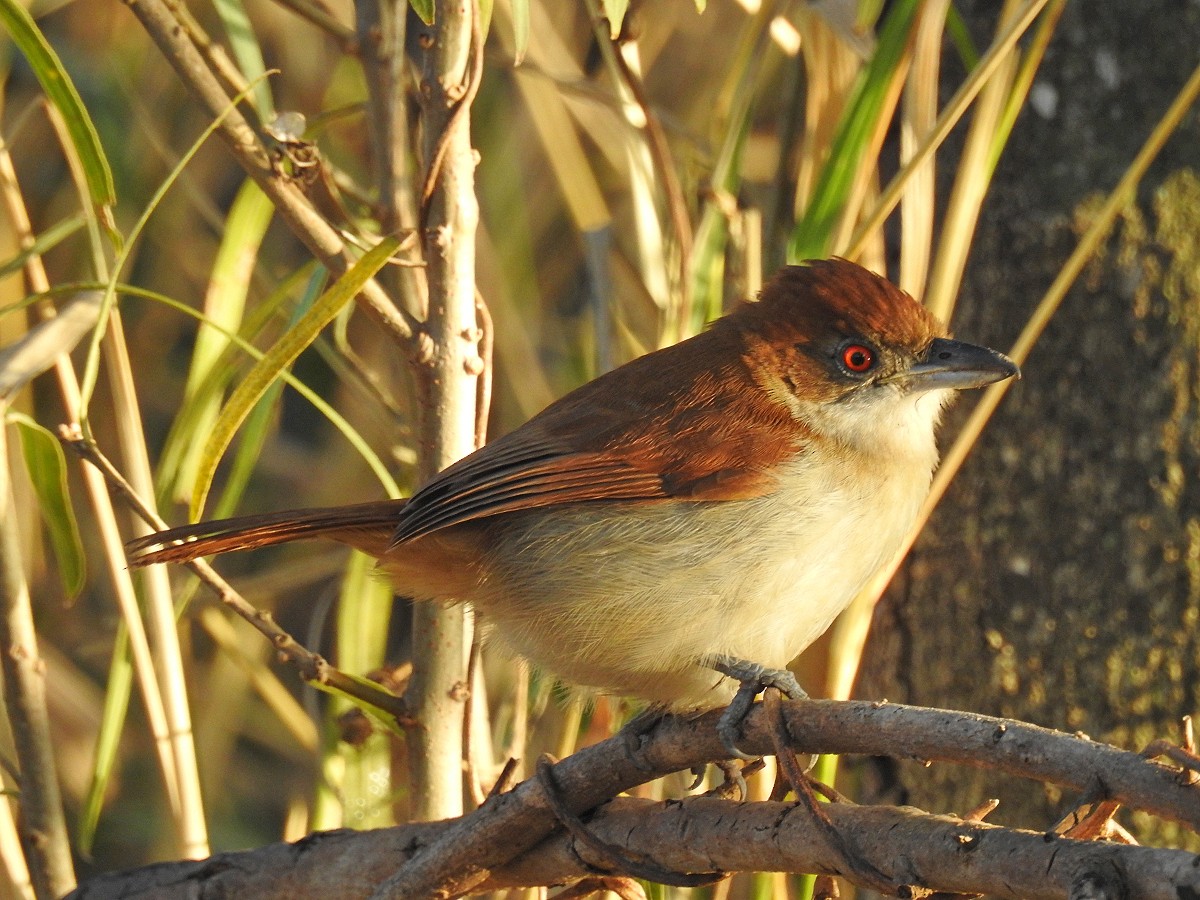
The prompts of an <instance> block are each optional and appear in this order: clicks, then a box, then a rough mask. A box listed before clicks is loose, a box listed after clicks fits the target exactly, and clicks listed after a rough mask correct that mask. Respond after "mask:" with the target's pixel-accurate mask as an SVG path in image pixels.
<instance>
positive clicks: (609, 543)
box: [471, 469, 929, 709]
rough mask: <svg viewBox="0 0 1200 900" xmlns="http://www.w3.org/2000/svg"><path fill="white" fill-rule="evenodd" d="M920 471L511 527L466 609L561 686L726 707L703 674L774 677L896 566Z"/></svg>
mask: <svg viewBox="0 0 1200 900" xmlns="http://www.w3.org/2000/svg"><path fill="white" fill-rule="evenodd" d="M893 471H894V470H893ZM927 471H928V470H927V469H926V473H922V472H921V471H920V470H919V469H918V471H917V472H916V473H915V475H913V476H912V477H907V478H903V479H893V480H891V481H890V482H888V481H882V480H880V479H877V478H859V479H855V483H854V487H853V489H851V488H848V487H847V486H846V485H845V483H843V482H840V481H839V479H838V478H837V477H830V478H823V479H818V480H817V483H816V487H817V489H816V490H812V489H811V488H810V489H809V490H808V491H787V490H783V491H779V492H777V493H775V494H772V495H771V496H769V497H763V498H758V499H753V500H745V501H737V502H716V503H712V502H710V503H676V502H664V503H656V504H646V505H642V506H640V507H637V508H631V507H627V508H625V509H619V508H617V507H615V506H614V505H610V504H594V505H581V506H578V507H575V508H573V509H569V510H561V511H560V512H561V515H556V516H555V517H554V518H552V519H550V520H547V518H546V517H545V516H542V515H538V514H526V515H516V516H507V517H505V522H504V528H503V529H500V528H496V530H495V531H494V532H493V540H494V545H493V551H492V553H491V554H489V557H488V562H487V564H486V565H485V566H484V571H485V573H486V574H485V576H484V578H483V580H482V582H481V583H480V585H479V587H478V590H477V592H475V596H474V597H472V598H471V599H472V601H473V602H474V603H475V605H476V607H477V609H478V610H479V613H480V615H481V618H482V620H483V621H484V622H485V623H487V626H488V628H489V631H490V632H491V633H492V634H493V635H494V637H495V638H496V639H498V640H499V641H500V642H501V643H503V644H505V645H507V646H508V647H509V648H511V649H512V650H513V651H515V652H517V653H519V654H520V655H522V656H525V657H527V658H529V659H530V660H532V661H533V662H534V663H536V664H538V665H539V666H541V667H543V668H545V669H546V670H548V671H550V672H551V673H553V674H555V675H557V676H559V677H560V678H562V679H564V680H566V681H568V682H571V683H574V684H577V685H581V686H585V687H590V688H594V689H598V690H601V691H604V692H608V693H615V694H622V695H631V696H636V697H640V698H642V699H645V700H648V701H650V702H651V703H654V704H657V705H662V706H666V707H670V708H674V709H689V708H699V707H708V706H716V705H720V704H722V703H724V702H727V701H728V699H729V698H730V697H731V696H732V692H733V690H734V689H735V688H736V685H735V684H733V683H732V682H731V681H729V679H726V678H723V677H722V676H720V675H718V674H717V673H716V672H714V671H713V670H712V669H711V668H709V665H708V664H709V663H711V661H712V660H713V659H714V658H715V657H717V656H732V657H735V658H738V659H744V660H749V661H752V662H756V663H760V664H763V665H765V666H768V667H771V668H782V667H784V666H785V665H786V664H787V663H788V662H789V661H790V660H791V659H793V658H794V657H795V656H797V655H798V654H799V653H800V652H801V651H803V650H804V649H805V648H806V647H807V646H808V645H809V644H811V643H812V642H813V641H814V640H815V639H816V638H817V637H818V636H820V634H821V633H822V632H824V631H825V630H826V629H827V628H828V627H829V625H830V624H831V623H832V621H833V619H834V618H835V617H836V616H837V615H838V613H840V612H841V611H842V610H843V609H844V608H845V607H846V605H847V604H848V603H849V602H850V600H851V599H853V597H854V595H855V594H856V593H857V592H858V590H859V589H860V588H861V587H862V586H863V585H864V584H865V582H866V581H867V579H869V578H870V577H871V576H872V575H873V574H874V573H875V572H876V571H877V570H878V569H879V568H880V567H881V566H882V565H883V564H884V563H885V562H886V561H887V560H888V559H890V557H891V556H892V555H893V554H894V553H895V552H896V550H897V549H898V547H899V546H900V543H901V542H902V540H903V538H904V536H905V534H906V533H907V531H908V529H909V527H910V526H911V524H912V521H913V518H914V516H915V514H916V511H917V509H918V507H919V505H920V503H921V500H922V499H923V498H924V495H925V493H926V491H927V489H928V484H929V477H928V474H927ZM837 474H840V473H837ZM881 510H887V511H890V512H889V514H888V515H880V511H881Z"/></svg>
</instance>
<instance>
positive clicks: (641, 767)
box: [79, 701, 1200, 898]
mask: <svg viewBox="0 0 1200 900" xmlns="http://www.w3.org/2000/svg"><path fill="white" fill-rule="evenodd" d="M785 713H786V715H787V721H788V724H789V727H790V731H791V733H792V737H793V739H794V743H795V746H796V748H797V749H799V750H805V751H812V752H841V753H865V754H871V755H892V756H910V755H913V756H918V757H920V758H923V759H929V760H942V761H953V762H957V763H962V764H967V765H971V766H977V767H986V768H995V769H998V770H1003V771H1007V772H1010V773H1013V774H1018V775H1023V776H1025V777H1028V778H1031V779H1034V780H1039V781H1046V782H1050V783H1054V784H1058V785H1061V786H1065V787H1073V788H1076V789H1079V790H1086V789H1089V788H1094V787H1095V786H1096V785H1097V784H1104V785H1105V786H1106V787H1107V789H1108V795H1109V796H1111V797H1115V798H1118V799H1120V800H1121V801H1122V802H1123V803H1125V804H1126V805H1128V806H1130V807H1134V808H1138V809H1143V810H1148V811H1152V812H1154V813H1156V814H1158V815H1160V816H1163V817H1165V818H1169V819H1172V820H1174V821H1177V822H1183V823H1185V824H1188V825H1190V826H1191V827H1192V828H1194V829H1195V828H1200V802H1198V801H1200V787H1197V786H1195V785H1189V784H1185V783H1184V781H1183V780H1182V779H1180V777H1179V775H1180V773H1179V771H1178V770H1176V769H1173V768H1171V767H1168V766H1164V765H1160V764H1158V763H1155V762H1152V761H1150V760H1147V759H1145V758H1143V757H1141V756H1139V755H1138V754H1136V753H1130V752H1127V751H1122V750H1118V749H1116V748H1114V747H1110V746H1107V745H1105V744H1099V743H1095V742H1093V741H1089V740H1086V739H1083V738H1078V737H1074V736H1071V735H1067V734H1062V733H1060V732H1055V731H1050V730H1048V729H1044V728H1038V727H1036V726H1032V725H1026V724H1023V723H1019V722H1012V721H1006V720H1001V719H993V718H989V717H986V716H976V715H970V714H966V713H951V712H945V711H942V710H932V709H918V708H915V707H905V706H896V705H891V704H871V703H863V702H834V701H794V702H790V703H788V704H785ZM718 715H719V713H717V712H714V713H710V714H707V715H705V716H702V717H700V718H698V719H694V720H691V721H682V720H677V719H668V720H665V721H664V722H662V723H661V724H659V725H658V726H657V727H656V728H654V729H653V730H652V731H651V732H650V733H649V734H648V735H647V736H646V738H645V741H644V743H643V745H642V747H641V748H640V749H639V750H638V751H637V753H636V759H635V758H634V756H633V755H631V752H630V750H629V748H628V745H627V742H626V739H625V738H624V737H623V736H618V737H616V738H613V739H610V740H608V741H605V742H603V743H600V744H596V745H594V746H592V747H588V748H586V749H584V750H581V751H579V752H578V753H576V754H574V755H573V756H571V757H569V758H568V759H565V760H563V761H562V762H561V763H559V764H558V765H556V766H555V767H554V780H555V782H556V784H557V785H558V787H559V790H560V792H561V794H562V797H563V798H565V799H566V801H567V803H568V805H569V806H570V808H571V809H572V810H574V811H575V812H577V813H583V812H586V811H588V810H591V809H594V808H595V807H598V806H600V805H602V804H604V803H606V802H607V801H608V800H609V799H610V798H612V797H614V796H616V795H617V794H618V793H620V792H621V791H624V790H628V789H629V788H632V787H634V786H636V785H637V784H640V783H642V782H646V781H650V780H653V779H654V778H657V777H659V776H661V775H664V774H667V773H669V772H674V771H679V770H683V769H688V768H691V767H693V766H695V765H701V764H704V763H706V762H708V761H711V760H715V759H720V758H721V757H722V756H723V751H722V749H721V742H720V739H719V738H718V737H717V735H716V732H715V724H716V719H717V717H718ZM765 719H766V716H765V714H764V711H763V710H762V709H761V707H756V708H755V709H754V710H753V711H752V712H751V714H750V716H749V719H748V723H747V729H746V736H745V739H744V741H743V742H742V746H743V747H744V749H746V750H748V751H750V752H769V750H770V745H771V738H770V735H769V734H768V731H767V728H766V722H765ZM624 804H625V801H621V804H610V805H609V807H606V810H605V813H604V816H599V817H597V818H596V819H594V820H593V825H594V826H595V827H596V828H598V829H601V837H603V838H604V839H605V840H607V841H609V842H610V843H615V844H618V845H621V846H625V847H628V848H629V849H630V850H632V851H635V852H636V851H639V850H645V849H646V848H647V847H649V846H654V847H655V850H654V855H655V859H656V861H657V862H658V863H659V864H660V865H665V866H667V867H674V868H678V869H679V870H681V871H686V870H689V869H691V870H692V871H696V870H702V871H711V870H714V869H722V870H726V871H733V870H742V869H756V870H772V869H779V870H785V871H804V870H809V871H812V870H818V871H823V870H825V869H827V868H829V866H831V865H832V864H833V863H832V859H833V857H832V856H830V855H829V852H828V849H827V847H826V846H825V844H824V843H823V838H814V837H813V834H814V832H812V831H810V830H809V828H810V825H811V823H810V822H809V821H808V819H807V816H806V815H805V814H804V813H803V812H801V811H799V809H793V808H792V807H790V806H786V805H771V804H728V803H724V804H722V803H720V802H719V801H713V800H709V799H702V798H693V799H689V800H686V801H684V802H682V803H668V804H665V805H663V806H661V807H658V806H655V807H637V808H634V807H629V806H627V805H624ZM630 809H634V810H635V812H633V813H628V812H627V811H628V810H630ZM828 810H829V812H830V816H831V819H832V820H833V822H834V824H835V826H836V827H837V828H838V829H839V830H840V831H842V830H844V833H845V837H846V838H847V844H848V845H849V846H850V847H851V848H853V849H854V850H855V851H856V852H857V853H859V854H861V855H862V857H863V858H865V859H866V860H868V861H869V862H870V863H871V864H872V865H873V866H874V867H875V868H877V869H879V870H880V871H882V872H884V873H885V874H887V875H888V876H889V877H892V878H894V879H896V880H897V881H899V882H904V883H924V884H925V885H926V886H931V887H936V888H939V889H943V890H954V891H966V892H975V891H979V892H987V893H993V894H996V895H998V896H1020V897H1034V898H1036V897H1062V896H1067V891H1068V889H1070V888H1071V886H1072V885H1073V884H1074V883H1076V882H1077V881H1078V879H1079V878H1082V876H1083V875H1085V874H1088V873H1091V874H1092V875H1094V876H1095V877H1096V878H1098V879H1102V878H1109V877H1110V876H1112V877H1115V875H1114V873H1119V872H1125V873H1126V876H1125V877H1127V878H1128V879H1129V881H1128V882H1127V884H1129V885H1131V886H1133V887H1131V888H1130V892H1129V893H1127V894H1126V896H1138V897H1141V896H1146V897H1154V896H1160V895H1163V896H1166V895H1169V896H1176V895H1175V894H1166V895H1164V894H1160V893H1156V892H1158V891H1162V890H1166V889H1167V888H1171V886H1172V885H1173V884H1175V883H1178V884H1181V885H1183V886H1184V887H1187V888H1188V889H1192V890H1194V889H1195V886H1194V884H1195V882H1196V880H1197V879H1200V860H1198V859H1197V858H1196V857H1195V856H1192V855H1191V854H1184V853H1177V852H1174V851H1150V850H1145V849H1140V848H1123V847H1115V846H1113V845H1109V844H1092V843H1085V842H1073V841H1067V840H1065V839H1061V838H1048V837H1045V836H1044V835H1040V834H1030V833H1028V832H1020V831H1014V830H1011V829H999V828H994V827H992V826H986V825H980V824H977V823H963V822H960V821H959V820H956V819H952V818H949V817H939V816H928V815H925V814H922V813H919V812H917V811H913V810H904V809H888V808H862V807H853V806H849V805H842V804H834V805H831V806H829V807H828ZM610 813H611V814H612V815H614V816H626V815H631V816H632V822H635V823H636V825H637V830H632V829H631V823H630V820H627V819H617V818H614V820H613V822H612V823H611V825H609V824H604V822H605V816H608V815H609V814H610ZM555 828H556V821H555V819H554V816H553V814H552V813H551V812H550V810H549V807H548V804H547V802H546V800H545V797H544V795H543V793H542V790H541V788H540V786H539V785H538V784H537V783H536V782H535V781H528V782H525V783H523V784H521V785H518V786H517V788H515V789H514V790H513V791H511V792H509V793H506V794H501V795H499V796H495V797H492V798H490V799H489V800H488V801H487V802H486V803H484V805H483V806H481V807H480V808H479V809H478V810H476V811H475V812H474V813H472V814H470V815H467V816H464V817H463V818H461V819H457V820H453V821H450V822H441V823H436V824H434V825H430V826H427V827H426V828H421V829H414V827H413V826H406V827H404V828H398V829H391V830H388V831H382V832H370V833H363V834H359V835H348V834H347V833H342V832H338V833H333V834H327V835H315V836H313V837H311V838H307V839H305V840H304V841H301V842H300V843H299V844H296V845H277V846H275V847H268V848H264V850H262V851H255V852H258V853H262V854H264V855H263V856H262V857H251V856H245V855H242V856H238V857H236V860H237V861H236V864H235V863H233V862H231V859H230V858H229V857H219V858H214V859H213V860H212V861H210V862H209V863H207V864H203V863H202V864H188V865H193V866H198V868H194V869H183V868H181V869H177V870H173V871H172V872H168V870H166V869H162V868H161V867H159V869H155V870H153V871H159V872H166V873H167V874H166V875H165V876H163V877H165V878H169V879H174V881H172V882H170V883H177V882H181V881H183V880H188V879H191V880H194V879H195V878H198V877H208V876H209V875H211V874H213V873H217V872H220V873H224V874H222V876H221V877H224V878H234V877H235V876H236V873H237V872H244V873H248V872H249V870H250V869H252V868H254V867H256V866H257V864H258V863H259V862H261V863H262V864H263V865H264V866H267V867H270V866H275V865H276V864H277V863H276V861H278V860H283V861H284V862H278V865H281V866H294V867H298V871H299V874H298V875H297V876H296V877H297V879H298V880H297V881H296V884H300V885H302V886H303V887H304V888H305V889H306V890H309V891H311V892H312V893H316V892H317V891H318V887H317V884H316V882H314V881H313V880H312V879H313V878H315V877H316V874H314V873H317V872H323V871H328V872H329V877H330V878H336V879H339V880H338V881H337V884H338V889H337V891H336V892H337V893H338V895H339V896H368V895H371V894H370V891H371V889H372V886H373V885H377V884H379V883H380V882H382V881H384V879H385V876H386V875H387V874H388V873H389V872H392V871H395V869H396V867H400V871H399V873H397V875H396V876H394V877H393V878H391V879H390V880H388V881H387V882H386V887H385V889H384V890H382V891H377V892H376V893H375V894H374V895H371V896H389V897H421V898H426V897H450V896H454V895H457V894H462V893H468V892H471V891H476V890H484V889H487V888H488V887H499V886H501V885H502V884H505V885H511V884H517V883H521V884H531V883H548V882H550V881H556V880H559V879H566V878H571V877H578V875H580V874H581V872H580V870H579V869H578V860H577V858H575V857H574V852H575V851H574V850H573V849H571V848H568V847H566V845H565V844H563V845H561V846H560V845H558V844H554V843H551V844H549V845H547V846H545V847H542V848H540V849H539V850H538V851H537V853H536V854H532V855H530V856H527V857H525V858H523V859H521V860H519V861H518V860H517V857H518V856H519V855H521V854H522V853H526V852H527V851H529V850H530V849H531V848H533V847H534V846H535V845H537V844H538V843H539V842H540V841H542V840H543V839H544V838H545V837H547V836H548V835H550V834H551V833H552V832H553V831H554V830H555ZM643 829H649V830H643ZM654 829H658V831H657V832H654V831H653V830H654ZM652 833H657V834H660V835H664V836H666V839H664V840H662V842H661V843H662V846H660V845H659V844H657V843H655V844H651V843H650V841H651V840H652V837H651V835H652ZM784 834H786V835H787V840H786V841H784V840H778V838H779V836H781V835H784ZM710 837H711V839H710ZM653 840H654V841H658V840H659V838H653ZM359 841H361V843H358V842H359ZM672 844H673V845H678V846H675V847H673V848H672V847H669V846H666V845H672ZM556 847H557V848H558V849H555V848H556ZM972 848H973V849H972ZM326 849H328V857H327V858H326V857H325V856H324V855H320V856H318V855H315V854H323V853H324V851H325V850H326ZM1014 853H1015V854H1017V856H1015V857H1011V858H1012V859H1017V860H1020V862H1019V863H1018V864H1011V863H1009V862H1007V860H1009V859H1010V857H1009V856H1007V854H1014ZM310 854H314V855H313V856H312V859H313V862H312V863H311V865H312V870H311V871H310V872H309V874H307V875H306V874H304V873H305V872H306V871H308V869H307V866H308V865H309V856H310ZM555 854H558V855H561V856H563V858H564V859H568V860H569V859H575V862H574V865H575V866H576V868H570V867H569V866H567V865H566V863H563V862H561V861H555V860H556V859H557V858H558V857H557V856H556V855H555ZM1064 854H1065V855H1064ZM1147 854H1149V855H1147ZM1034 860H1036V861H1037V864H1036V865H1035V864H1034V862H1032V861H1034ZM178 865H180V866H182V865H184V864H178ZM206 865H207V866H208V869H204V868H202V867H203V866H206ZM1039 866H1040V868H1039ZM227 870H228V871H227ZM1156 871H1157V872H1160V873H1161V880H1160V881H1159V882H1154V880H1153V878H1152V876H1153V875H1154V873H1155V872H1156ZM535 872H536V874H534V873H535ZM156 877H157V876H156ZM236 877H240V876H236ZM246 877H249V875H248V874H247V876H246ZM273 877H274V879H275V880H278V883H279V884H282V885H285V886H286V885H292V884H293V883H292V882H290V881H288V880H286V879H287V878H288V877H290V876H287V875H286V874H285V873H281V872H279V871H275V872H274V876H273ZM264 878H266V876H264ZM1188 878H1190V879H1192V881H1187V880H1186V879H1188ZM279 879H283V880H279ZM1172 879H1174V880H1175V881H1172ZM156 883H158V884H166V883H167V882H166V881H160V882H156ZM271 883H276V881H274V880H273V881H272V882H271ZM102 884H103V883H102V882H97V883H96V890H97V891H98V890H99V889H100V887H101V886H102ZM1006 884H1007V885H1008V886H1009V887H1005V886H1004V885H1006ZM1134 887H1136V890H1134V889H1133V888H1134ZM288 889H291V890H296V889H297V888H295V886H294V885H293V886H292V887H290V888H288ZM91 890H92V888H91V887H89V888H88V889H87V891H91ZM1143 890H1144V893H1143ZM358 891H362V893H357V892H358ZM234 893H236V894H239V895H246V896H249V895H251V894H252V893H253V895H254V896H259V894H258V893H257V892H256V891H254V892H252V890H251V888H248V887H247V888H242V889H239V890H238V891H235V892H234ZM1116 895H1117V894H1114V896H1116ZM79 896H83V897H89V898H90V897H104V896H112V894H106V893H88V892H83V893H80V894H79ZM164 896H170V895H169V894H167V895H164ZM262 896H271V895H270V894H269V893H267V894H264V895H262ZM292 896H295V894H293V895H292ZM1178 896H1188V894H1187V893H1186V891H1185V892H1184V893H1181V894H1179V895H1178Z"/></svg>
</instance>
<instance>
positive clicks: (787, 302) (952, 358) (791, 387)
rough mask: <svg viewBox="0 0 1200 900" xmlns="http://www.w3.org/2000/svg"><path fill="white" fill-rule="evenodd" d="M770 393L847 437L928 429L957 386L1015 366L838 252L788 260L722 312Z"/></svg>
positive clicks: (824, 429) (809, 420)
mask: <svg viewBox="0 0 1200 900" xmlns="http://www.w3.org/2000/svg"><path fill="white" fill-rule="evenodd" d="M722 322H723V323H724V324H723V326H722V327H732V328H736V329H738V331H739V332H740V333H741V335H742V339H743V341H744V345H745V346H746V348H747V354H746V363H747V365H748V366H749V367H750V369H751V371H752V373H753V374H754V378H755V380H756V381H757V382H758V383H759V385H760V386H761V387H762V388H763V389H764V390H766V392H767V393H768V395H769V396H771V397H772V398H773V399H775V400H776V401H777V402H780V403H782V404H783V405H784V406H785V407H786V408H787V409H788V410H789V411H790V412H791V414H792V415H793V416H794V417H795V418H796V419H797V420H799V421H800V422H803V423H804V424H805V425H807V426H809V427H811V428H813V429H814V430H815V431H817V432H818V433H822V434H826V435H827V436H829V437H834V438H837V439H838V440H839V441H841V442H844V443H850V444H860V443H862V441H863V439H864V438H865V437H869V438H870V439H871V440H872V442H875V443H878V440H877V439H878V437H879V436H880V433H881V431H882V432H887V431H889V430H890V431H893V432H894V431H896V430H897V429H899V430H900V431H908V430H910V429H913V428H916V430H917V431H919V432H920V433H921V434H922V435H924V434H931V433H932V427H933V425H934V424H936V421H937V417H938V413H939V411H940V409H941V408H942V406H943V405H944V404H945V402H946V401H947V400H948V399H949V398H950V396H951V395H952V393H953V392H954V391H956V390H963V389H966V388H975V387H982V386H984V385H987V384H991V383H993V382H996V381H1002V380H1003V379H1005V378H1010V377H1013V376H1018V375H1019V374H1020V372H1019V370H1018V368H1017V366H1016V364H1014V363H1013V362H1012V360H1010V359H1008V357H1006V356H1004V355H1003V354H1001V353H997V352H996V351H995V350H990V349H988V348H986V347H981V346H978V345H975V344H968V343H964V342H962V341H957V340H954V339H952V338H951V337H950V336H949V332H948V331H947V330H946V327H945V326H944V325H942V323H940V322H939V321H938V320H937V319H936V318H935V317H934V316H933V315H932V314H931V313H930V312H929V311H928V310H926V309H925V308H924V307H923V306H921V305H920V304H919V303H917V302H916V301H915V300H914V299H913V298H912V297H910V296H909V295H908V294H906V293H905V292H904V291H902V290H900V289H899V288H897V287H896V286H895V285H893V284H892V283H891V282H889V281H888V280H886V279H885V278H881V277H880V276H878V275H876V274H874V273H872V272H870V271H868V270H867V269H864V268H862V267H861V266H858V265H856V264H854V263H851V262H848V261H846V260H842V259H832V260H817V261H812V262H809V263H807V264H805V265H801V266H787V267H785V268H784V269H782V270H781V271H780V272H779V273H778V274H777V275H776V276H775V277H774V278H773V279H771V281H770V282H768V283H767V285H766V286H765V287H764V288H763V290H762V293H761V295H760V297H759V299H758V300H757V301H751V302H746V303H743V304H741V305H740V306H739V307H738V308H737V309H736V310H734V312H733V313H731V314H730V315H729V316H727V317H726V318H725V319H723V320H722Z"/></svg>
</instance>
